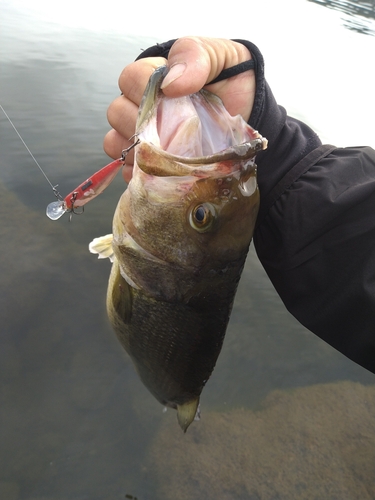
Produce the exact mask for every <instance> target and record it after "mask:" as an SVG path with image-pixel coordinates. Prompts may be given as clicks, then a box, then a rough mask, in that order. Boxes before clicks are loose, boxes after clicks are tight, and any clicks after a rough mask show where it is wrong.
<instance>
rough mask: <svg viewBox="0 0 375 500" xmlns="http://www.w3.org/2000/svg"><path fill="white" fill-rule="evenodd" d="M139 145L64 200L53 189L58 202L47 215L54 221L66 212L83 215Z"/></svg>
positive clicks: (102, 169) (94, 175) (124, 152)
mask: <svg viewBox="0 0 375 500" xmlns="http://www.w3.org/2000/svg"><path fill="white" fill-rule="evenodd" d="M137 144H138V141H136V142H135V143H134V144H132V145H131V146H130V147H128V148H127V149H124V150H123V151H122V155H121V158H118V159H117V160H115V161H112V162H111V163H108V165H106V166H105V167H103V168H101V169H100V170H98V171H97V172H95V173H94V174H93V175H92V176H91V177H89V178H88V179H86V180H85V181H84V182H82V183H81V184H80V185H79V186H78V187H76V188H75V189H74V190H73V191H72V192H71V193H69V194H68V195H67V196H65V198H63V197H62V196H61V195H60V193H59V192H58V191H57V190H56V187H53V188H52V189H53V192H54V193H55V196H56V198H57V200H58V201H53V202H52V203H50V204H49V205H48V206H47V210H46V214H47V217H49V218H50V219H52V220H57V219H60V217H61V216H62V215H64V214H65V212H68V213H70V214H71V215H72V214H81V213H82V212H83V207H84V205H86V203H88V202H89V201H91V200H93V199H94V198H96V197H97V196H98V195H99V194H100V193H102V192H103V191H104V190H105V188H106V187H107V186H109V184H110V183H111V182H112V181H113V179H114V178H115V177H116V174H117V172H118V171H119V170H120V168H121V167H122V166H123V165H125V158H126V155H127V154H128V152H129V151H130V150H131V149H132V148H134V147H135V146H136V145H137ZM79 207H82V212H76V208H79Z"/></svg>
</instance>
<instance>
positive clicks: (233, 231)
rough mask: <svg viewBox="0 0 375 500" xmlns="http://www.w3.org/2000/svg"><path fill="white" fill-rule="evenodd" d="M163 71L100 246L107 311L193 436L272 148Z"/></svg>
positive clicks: (147, 378)
mask: <svg viewBox="0 0 375 500" xmlns="http://www.w3.org/2000/svg"><path fill="white" fill-rule="evenodd" d="M167 71H168V69H167V67H166V66H161V67H159V68H157V69H156V70H155V71H154V72H153V74H152V75H151V77H150V80H149V82H148V85H147V87H146V90H145V93H144V95H143V98H142V101H141V104H140V107H139V113H138V118H137V123H136V134H135V135H136V137H137V140H138V143H137V146H136V147H135V160H134V170H133V176H132V179H131V181H130V183H129V184H128V186H127V188H126V189H125V191H124V193H123V194H122V196H121V198H120V200H119V202H118V205H117V208H116V210H115V214H114V218H113V227H112V229H113V232H112V234H108V235H106V236H104V237H101V238H96V239H95V240H94V241H93V242H91V243H90V245H89V249H90V251H91V252H92V253H96V254H98V256H99V258H105V257H108V258H110V260H111V261H112V269H111V273H110V278H109V284H108V291H107V312H108V317H109V320H110V323H111V324H112V327H113V329H114V331H115V332H116V335H117V337H118V339H119V341H120V343H121V344H122V346H123V347H124V348H125V350H126V352H127V353H128V355H129V356H130V358H131V360H132V362H133V364H134V366H135V369H136V371H137V373H138V375H139V377H140V379H141V380H142V382H143V383H144V385H145V386H146V387H147V389H148V390H149V391H150V392H151V394H152V395H153V396H154V397H155V398H156V399H157V400H158V401H159V402H160V403H161V404H163V405H164V406H166V407H171V408H174V409H176V410H177V419H178V423H179V425H180V427H181V428H182V430H183V431H184V432H186V430H187V429H188V427H189V425H190V424H191V423H192V422H193V420H194V419H195V418H198V416H199V401H200V396H201V393H202V390H203V388H204V386H205V384H206V383H207V381H208V379H209V378H210V376H211V374H212V372H213V369H214V367H215V364H216V361H217V359H218V356H219V354H220V351H221V348H222V344H223V340H224V336H225V332H226V329H227V325H228V321H229V318H230V314H231V310H232V305H233V301H234V297H235V294H236V290H237V285H238V282H239V280H240V277H241V273H242V270H243V267H244V264H245V260H246V256H247V253H248V249H249V245H250V242H251V239H252V235H253V231H254V226H255V222H256V217H257V213H258V208H259V189H258V185H257V176H256V164H255V155H256V154H257V153H258V152H260V151H262V150H264V149H266V147H267V139H265V138H264V137H262V136H261V135H260V134H259V133H258V132H257V131H256V130H254V129H253V128H252V127H250V126H249V125H248V124H247V123H246V122H245V121H244V120H243V118H242V117H241V116H239V115H238V116H235V117H233V116H231V115H230V114H229V113H228V111H227V110H226V109H225V107H224V105H223V103H222V101H221V99H220V98H219V97H218V96H216V95H214V94H213V93H211V92H209V91H208V90H205V89H202V90H200V91H199V92H197V93H195V94H191V95H189V96H184V97H178V98H169V97H166V96H165V95H164V94H163V92H162V90H161V84H162V81H163V79H164V77H165V75H166V74H167Z"/></svg>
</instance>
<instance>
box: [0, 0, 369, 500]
mask: <svg viewBox="0 0 375 500" xmlns="http://www.w3.org/2000/svg"><path fill="white" fill-rule="evenodd" d="M37 4H38V2H36V3H35V5H37ZM281 4H282V7H281ZM25 5H26V4H25ZM25 5H22V2H9V1H3V2H1V3H0V9H1V15H0V29H1V31H0V37H1V39H0V51H1V63H0V64H1V68H0V71H1V72H0V103H1V104H2V105H3V106H4V108H5V109H6V110H7V112H8V114H9V115H10V116H11V118H12V120H13V121H14V123H15V124H16V125H17V127H18V128H19V131H20V133H21V134H22V136H23V138H24V139H25V141H26V142H27V144H28V146H29V147H30V149H31V150H32V152H33V153H34V155H35V156H36V157H37V159H38V161H39V162H40V163H41V164H42V166H43V167H44V169H45V170H46V172H47V174H48V175H49V177H50V179H51V182H53V183H55V184H57V183H58V184H59V190H60V192H61V193H63V194H65V193H67V192H69V191H70V190H71V189H72V188H74V187H75V186H76V185H78V184H79V183H80V182H81V181H82V180H84V179H85V178H86V177H88V176H89V175H90V174H91V173H93V172H94V171H95V170H97V169H98V168H100V167H101V166H103V165H104V164H105V163H107V160H108V159H107V157H106V156H105V154H104V153H103V152H102V145H101V144H102V139H103V136H104V134H105V133H106V131H107V129H108V125H107V122H106V108H107V106H108V104H109V103H110V101H111V100H112V99H113V98H114V97H116V96H117V95H118V89H117V78H118V75H119V73H120V71H121V69H122V68H123V67H124V66H125V64H127V63H129V62H130V61H132V60H133V59H134V58H135V57H136V56H137V55H138V53H139V52H140V50H141V49H142V48H146V47H148V46H149V45H151V44H153V43H155V42H156V41H163V40H164V39H167V38H172V37H176V36H180V35H181V34H185V33H189V34H190V33H191V29H190V26H191V25H189V24H186V25H185V26H184V27H183V29H182V28H181V27H180V26H178V29H177V27H175V26H173V23H172V24H171V23H169V24H168V25H166V26H163V27H160V22H161V21H159V22H158V23H156V22H153V23H152V25H151V26H152V28H151V31H150V30H148V29H146V28H145V25H144V24H142V23H140V22H139V26H138V27H137V26H134V23H132V22H130V21H128V22H124V23H119V24H118V23H115V25H113V29H109V28H108V27H107V26H106V21H107V19H106V18H105V17H104V14H103V19H102V23H103V26H102V28H103V29H101V24H100V21H98V22H97V24H95V23H94V21H93V19H91V18H90V23H88V24H89V25H85V22H84V20H83V21H79V20H78V17H75V15H76V14H77V13H79V12H80V10H79V8H78V7H77V9H74V8H73V4H72V7H71V9H72V10H71V12H70V17H69V16H68V17H66V18H65V17H64V16H63V14H64V12H65V11H64V12H63V10H62V7H61V5H58V7H59V8H60V9H61V11H59V20H60V22H57V20H56V19H53V18H52V17H53V16H52V14H51V13H50V12H49V11H48V9H47V10H44V9H42V10H40V11H38V10H37V9H36V10H35V9H34V10H33V9H31V8H29V7H27V8H26V7H25ZM32 5H34V4H32ZM77 5H78V6H79V5H80V3H79V2H78V4H77ZM108 5H109V6H112V7H113V8H114V11H113V13H116V9H115V7H114V4H113V2H109V4H108ZM245 5H246V7H245ZM353 5H354V4H353V3H350V2H322V1H316V2H312V1H310V2H307V1H304V0H298V1H297V0H289V1H286V2H276V1H275V0H274V1H268V2H263V3H262V9H263V8H264V9H265V10H266V11H267V16H265V15H262V16H259V18H258V21H257V22H256V23H254V25H253V26H252V28H251V33H249V28H248V26H247V25H248V24H249V21H248V20H247V21H246V24H244V25H241V23H240V22H238V31H237V32H236V31H235V30H234V28H233V23H232V22H230V21H231V20H232V21H233V20H234V19H235V16H236V14H238V13H236V12H234V13H230V14H229V16H230V17H229V18H228V19H227V22H226V24H225V26H224V25H223V22H222V21H221V24H220V23H219V21H218V20H219V13H213V14H212V16H214V20H215V22H211V23H210V27H209V28H207V30H204V25H203V24H202V19H201V18H198V19H197V26H195V30H196V31H194V33H193V34H215V35H218V36H223V37H236V38H240V37H242V38H250V39H251V40H252V41H254V42H255V43H256V44H258V46H259V47H260V48H261V50H262V51H263V53H264V56H265V58H266V63H267V77H268V80H269V82H270V84H271V87H272V88H273V90H274V93H275V95H276V97H277V99H278V101H279V102H280V104H283V105H284V106H286V107H287V109H288V111H289V113H290V114H292V115H294V116H297V117H299V118H302V119H303V120H305V121H307V122H308V123H309V124H310V125H312V126H313V127H314V128H315V129H316V130H317V131H319V133H320V134H321V136H322V138H323V139H324V140H326V141H328V142H331V143H336V144H337V145H339V146H346V145H364V144H368V145H372V146H373V147H375V136H374V125H373V120H374V118H373V117H374V114H375V105H374V99H373V89H374V88H375V77H374V73H373V61H374V54H375V37H374V36H373V35H374V33H375V31H374V20H373V19H374V4H373V2H363V3H358V2H356V3H355V5H356V6H357V7H356V8H355V9H354V8H353ZM358 5H360V6H363V9H362V11H361V10H360V9H358ZM240 6H241V9H240V10H241V11H243V9H248V10H249V12H250V13H252V14H254V13H257V12H259V2H246V4H244V5H240ZM327 6H329V7H331V8H330V9H327V8H326V7H327ZM287 12H293V15H290V14H287ZM47 14H48V15H47ZM65 14H66V12H65ZM121 14H122V15H124V16H125V14H126V11H125V10H123V11H121ZM87 15H88V16H89V17H90V16H91V15H92V13H91V12H90V13H87ZM112 15H113V14H112ZM154 15H156V14H155V13H148V14H147V13H146V14H145V16H146V20H147V19H148V20H151V19H152V16H154ZM189 15H190V14H189V13H187V16H189ZM51 16H52V17H51ZM147 16H149V17H148V18H147ZM117 17H118V18H119V19H120V18H121V16H117V15H116V20H117ZM291 18H292V19H291ZM66 19H69V20H70V21H71V22H67V21H66ZM83 19H85V18H84V16H83ZM122 19H124V17H123V18H122ZM296 19H298V24H297V23H296ZM211 20H212V19H211ZM73 21H74V22H73ZM186 22H187V23H189V20H188V19H187V20H186ZM112 24H113V20H112ZM111 26H112V25H111ZM213 27H214V28H213ZM156 28H158V29H156ZM198 29H200V31H197V30H198ZM213 29H214V31H215V32H212V30H213ZM136 33H138V35H137V34H136ZM150 34H152V36H151V35H150ZM0 127H1V131H0V193H1V198H0V199H1V202H0V203H1V204H0V211H1V223H0V234H1V239H0V245H1V246H0V249H1V259H0V275H1V294H0V318H1V327H0V346H1V348H0V366H1V371H0V387H1V392H0V398H1V402H0V436H1V437H0V442H1V445H0V498H1V499H3V498H4V499H6V500H26V499H27V500H52V499H53V500H57V499H59V500H60V499H67V500H71V499H74V500H83V499H85V500H86V499H87V500H96V499H97V500H102V499H108V500H115V499H125V498H130V497H131V496H133V497H137V498H138V500H161V499H165V500H169V499H173V500H179V499H193V498H203V499H206V498H207V499H211V498H212V499H214V498H215V499H218V498H220V499H233V500H244V499H274V498H278V499H292V498H297V499H304V498H306V499H312V498H319V499H320V498H327V499H331V498H332V499H333V498H340V499H357V498H361V499H367V498H368V499H373V498H375V426H374V421H375V375H373V374H370V373H369V372H367V371H366V370H364V369H362V368H360V367H359V366H357V365H356V364H354V363H352V362H351V361H349V360H347V359H346V358H345V357H344V356H342V355H340V354H339V353H337V352H336V351H335V350H334V349H332V348H330V347H329V346H327V345H326V344H325V343H324V342H322V341H320V340H319V339H318V338H316V337H315V336H314V335H312V334H311V333H310V332H308V331H307V330H305V329H304V328H303V327H302V326H301V325H299V324H298V323H297V322H296V321H295V320H294V319H293V318H292V317H291V316H290V315H289V314H288V313H287V312H286V310H285V308H284V306H283V304H282V303H281V301H280V299H279V298H278V296H277V295H276V293H275V291H274V290H273V288H272V286H271V284H270V283H269V281H268V278H267V277H266V275H265V273H264V271H263V269H262V268H261V266H260V264H259V262H258V260H257V258H256V256H255V254H254V252H253V251H252V252H251V254H250V256H249V258H248V262H247V265H246V269H245V271H244V273H243V277H242V280H241V283H240V287H239V291H238V296H237V299H236V303H235V307H234V311H233V315H232V318H231V322H230V325H229V329H228V332H227V336H226V341H225V344H224V348H223V350H222V353H221V356H220V358H219V361H218V364H217V367H216V369H215V371H214V374H213V376H212V378H211V380H210V381H209V383H208V384H207V386H206V388H205V390H204V392H203V395H202V399H201V409H202V419H201V421H200V422H197V423H194V424H193V425H192V427H191V428H190V429H189V431H188V433H187V434H186V435H183V434H182V433H181V431H180V429H179V427H178V425H177V422H176V415H175V413H174V412H173V411H171V410H169V411H168V412H166V413H163V408H162V407H161V406H160V405H159V403H157V402H156V401H155V400H154V399H153V398H152V396H151V395H150V394H149V393H148V392H147V390H146V389H145V388H144V387H143V386H142V384H141V383H140V382H139V380H138V378H137V376H136V374H135V373H134V370H133V367H132V365H131V363H130V361H129V360H128V358H127V356H126V354H125V353H124V352H123V351H122V349H121V348H120V346H119V344H118V343H117V340H116V338H115V335H114V334H113V333H112V330H111V328H110V326H109V324H108V321H107V318H106V314H105V307H104V300H105V290H106V284H107V279H108V274H109V263H108V262H103V261H97V260H96V258H95V257H94V256H92V255H90V254H89V253H88V250H87V245H88V243H89V242H90V241H91V240H92V238H94V237H96V236H99V235H103V234H106V233H108V232H110V228H111V220H112V215H113V211H114V208H115V206H116V203H117V200H118V198H119V196H120V193H121V192H122V190H123V189H124V185H123V183H122V181H121V179H120V177H119V178H118V179H117V180H116V181H115V182H114V183H113V185H111V186H110V187H109V188H108V190H107V191H106V192H105V193H104V194H103V195H102V196H101V197H99V199H97V200H96V201H94V202H93V203H92V204H90V205H89V206H88V208H87V210H86V212H85V214H84V215H83V216H82V217H76V218H75V219H74V221H73V222H72V223H69V222H68V218H67V217H65V218H64V219H61V220H60V221H58V222H52V221H50V220H48V219H47V218H46V216H45V215H44V212H45V207H46V205H47V204H48V203H49V202H50V201H53V194H52V191H51V189H50V188H49V186H48V184H47V183H46V182H45V180H44V178H43V177H42V175H41V174H40V172H39V171H38V170H37V168H36V166H35V165H34V163H33V161H32V159H31V158H30V157H29V156H28V155H27V153H26V151H25V149H24V148H23V146H22V144H21V143H20V141H19V139H18V137H17V136H16V134H15V133H14V131H13V129H12V128H11V127H10V125H9V123H8V122H7V121H6V119H5V118H4V116H2V115H1V113H0ZM126 495H128V496H127V497H126Z"/></svg>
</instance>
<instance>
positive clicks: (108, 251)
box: [89, 234, 114, 262]
mask: <svg viewBox="0 0 375 500" xmlns="http://www.w3.org/2000/svg"><path fill="white" fill-rule="evenodd" d="M112 240H113V234H106V235H105V236H100V237H99V238H94V239H93V240H92V242H91V243H90V244H89V250H90V252H91V253H95V254H97V255H98V259H109V260H110V261H111V262H113V260H114V254H113V248H112Z"/></svg>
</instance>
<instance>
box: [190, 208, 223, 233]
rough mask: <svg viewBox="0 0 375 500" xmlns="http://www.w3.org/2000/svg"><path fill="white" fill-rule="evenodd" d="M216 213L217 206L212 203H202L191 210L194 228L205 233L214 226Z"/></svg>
mask: <svg viewBox="0 0 375 500" xmlns="http://www.w3.org/2000/svg"><path fill="white" fill-rule="evenodd" d="M215 215H216V211H215V207H214V206H213V205H211V203H200V204H199V205H196V206H195V207H194V208H193V209H192V210H191V211H190V215H189V222H190V225H191V227H192V228H193V229H195V230H196V231H199V232H200V233H204V232H206V231H208V230H209V229H210V227H211V226H212V223H213V221H214V219H215Z"/></svg>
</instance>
